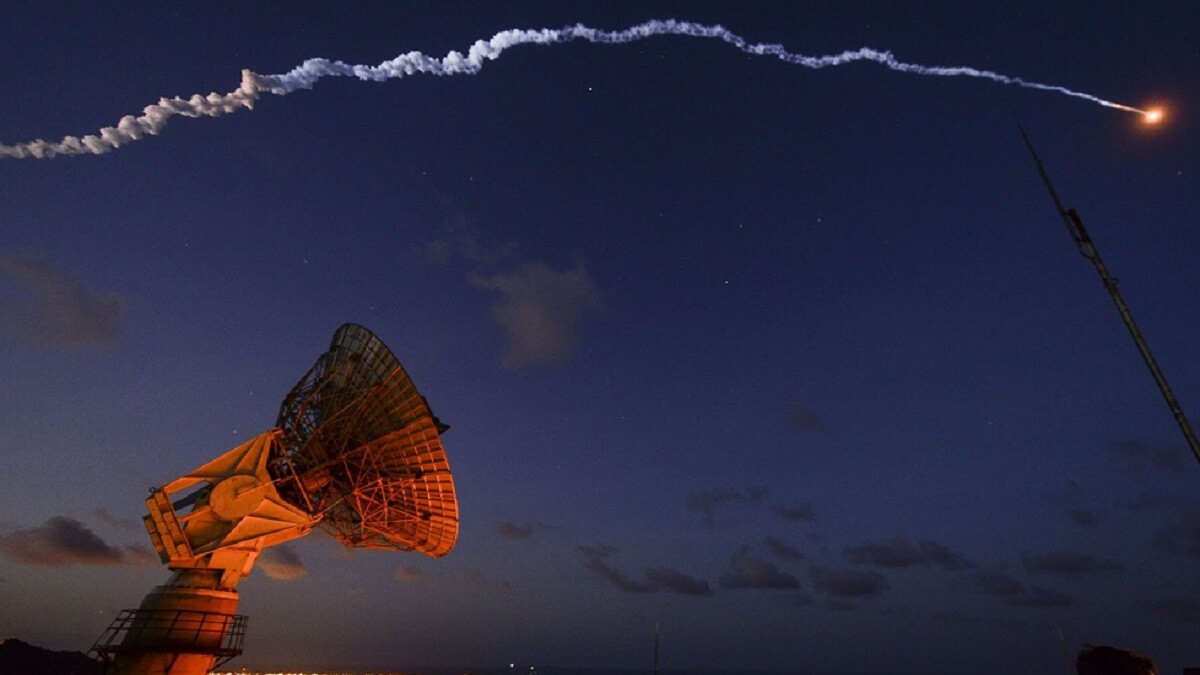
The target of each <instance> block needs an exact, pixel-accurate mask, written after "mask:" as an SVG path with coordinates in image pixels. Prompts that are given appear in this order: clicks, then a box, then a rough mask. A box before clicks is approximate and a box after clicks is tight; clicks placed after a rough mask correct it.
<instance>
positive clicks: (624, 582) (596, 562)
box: [576, 544, 654, 593]
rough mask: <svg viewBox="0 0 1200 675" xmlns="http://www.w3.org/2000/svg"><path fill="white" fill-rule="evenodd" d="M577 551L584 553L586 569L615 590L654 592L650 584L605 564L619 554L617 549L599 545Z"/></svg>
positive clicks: (577, 548) (580, 547)
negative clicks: (613, 555) (610, 557)
mask: <svg viewBox="0 0 1200 675" xmlns="http://www.w3.org/2000/svg"><path fill="white" fill-rule="evenodd" d="M576 550H578V551H579V552H580V553H582V554H583V556H584V558H585V559H586V562H585V563H584V568H586V569H587V570H588V571H590V572H591V573H592V574H594V575H596V576H597V577H599V578H600V579H602V580H603V581H605V582H607V583H609V584H610V585H612V586H614V587H615V588H617V589H619V590H622V591H625V592H626V593H649V592H651V591H653V590H654V588H653V587H652V586H651V585H650V584H649V583H643V582H640V581H635V580H633V579H631V578H630V577H629V576H627V575H626V574H624V573H623V572H621V571H620V570H618V569H617V568H615V567H613V566H611V565H609V564H608V563H607V562H605V560H606V559H607V558H608V557H609V556H611V555H612V554H613V553H616V552H617V549H616V548H614V547H612V546H609V545H607V544H598V545H596V546H586V545H581V546H578V547H576Z"/></svg>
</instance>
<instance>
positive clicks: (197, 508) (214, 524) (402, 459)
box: [92, 324, 458, 675]
mask: <svg viewBox="0 0 1200 675" xmlns="http://www.w3.org/2000/svg"><path fill="white" fill-rule="evenodd" d="M275 424H276V426H275V427H274V428H272V429H269V430H267V431H265V432H263V433H261V434H259V435H258V436H257V437H255V438H253V439H251V440H250V441H247V442H246V443H243V444H242V445H239V446H238V447H236V448H234V449H232V450H230V451H229V452H226V453H225V454H223V455H221V456H219V457H217V458H216V459H213V460H212V461H210V462H208V463H207V464H205V465H203V466H201V467H199V468H197V469H196V470H194V471H192V472H190V473H188V474H187V475H185V476H181V477H180V478H177V479H175V480H174V481H172V482H170V483H167V484H166V485H164V486H162V487H159V488H153V489H151V491H150V497H149V498H148V499H147V500H146V506H147V509H148V511H149V515H147V516H145V517H144V518H143V520H144V521H145V524H146V531H147V532H148V533H149V535H150V540H151V542H152V543H153V544H154V548H155V549H156V550H157V551H158V555H159V558H160V559H161V560H162V562H164V563H166V565H167V567H168V568H170V569H171V570H172V571H173V574H172V575H171V578H170V580H169V581H168V582H167V583H166V584H164V585H162V586H158V587H156V588H155V589H154V590H153V591H151V592H150V593H149V594H147V595H146V597H145V598H144V599H143V600H142V604H141V606H140V607H138V608H137V609H127V610H124V611H122V612H121V613H120V615H119V616H118V617H117V619H116V620H114V621H113V623H112V625H110V626H109V628H108V630H106V631H105V632H104V634H103V635H101V636H100V639H99V640H97V641H96V644H95V645H93V647H92V652H93V653H94V654H96V655H97V656H98V657H99V658H100V659H102V660H103V661H105V662H106V663H107V664H108V672H109V673H111V674H114V675H115V674H120V675H134V674H136V675H143V674H144V675H149V674H150V673H154V674H155V675H205V674H206V673H208V672H209V671H210V670H211V669H212V668H213V667H215V666H217V665H219V664H222V663H225V662H226V661H228V660H229V659H232V658H234V657H235V656H238V655H239V654H241V653H242V642H243V639H244V637H245V627H246V617H245V616H243V615H238V614H235V611H236V609H237V602H238V593H237V591H236V590H235V587H236V586H237V583H238V581H240V580H241V579H242V578H243V577H245V576H246V575H248V574H249V573H250V570H251V569H252V568H253V566H254V562H255V560H257V558H258V556H259V554H260V553H262V551H263V550H264V549H266V548H267V547H270V546H275V545H278V544H282V543H284V542H287V541H290V540H292V539H296V538H298V537H302V536H304V535H306V534H308V533H309V532H310V531H312V529H313V528H319V529H323V530H325V531H326V532H328V533H329V534H331V535H333V536H334V537H335V538H337V540H338V541H340V542H341V543H342V544H344V545H345V546H348V547H352V548H374V549H391V550H400V551H418V552H420V553H424V554H426V555H429V556H432V557H441V556H444V555H446V554H447V553H449V552H450V550H451V549H453V548H454V543H455V540H456V539H457V537H458V500H457V498H456V497H455V492H454V481H453V478H452V476H451V474H450V464H449V462H448V461H447V460H446V451H445V449H444V448H443V447H442V440H441V435H442V434H443V433H444V432H445V431H446V430H447V429H448V428H449V427H447V426H446V425H445V424H442V422H441V421H440V420H438V418H437V417H436V416H435V415H434V414H433V412H432V411H431V410H430V408H429V403H428V402H427V401H426V400H425V397H424V396H421V394H420V393H418V392H417V389H416V387H415V386H414V385H413V383H412V380H411V379H410V378H409V376H408V373H406V372H405V371H404V368H403V367H402V366H401V365H400V362H399V361H398V360H397V359H396V357H395V356H394V355H393V354H392V352H391V350H389V349H388V348H387V346H386V345H384V344H383V342H382V341H380V339H379V338H377V337H375V335H374V334H372V333H371V331H369V330H367V329H366V328H363V327H362V326H358V325H355V324H345V325H343V326H342V327H341V328H338V330H337V331H336V332H335V333H334V334H333V342H332V343H331V344H330V346H329V351H327V352H325V353H324V354H322V355H321V356H320V357H319V358H317V362H316V363H315V364H314V365H313V367H312V368H311V369H310V370H309V371H308V372H307V373H305V375H304V377H302V378H300V381H299V382H298V383H297V384H296V386H295V387H293V388H292V390H291V391H289V392H288V394H287V396H285V397H284V399H283V403H282V405H281V406H280V409H279V417H278V419H277V420H276V423H275ZM189 490H190V492H189ZM185 493H186V494H185Z"/></svg>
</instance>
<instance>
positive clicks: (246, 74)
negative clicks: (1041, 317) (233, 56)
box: [0, 19, 1161, 159]
mask: <svg viewBox="0 0 1200 675" xmlns="http://www.w3.org/2000/svg"><path fill="white" fill-rule="evenodd" d="M657 35H683V36H687V37H694V38H705V39H710V40H718V41H721V42H724V43H726V44H728V45H731V46H732V47H734V48H736V49H738V50H740V51H742V52H745V53H746V54H752V55H755V56H773V57H775V58H777V59H779V60H780V61H783V62H785V63H790V64H792V65H797V66H803V67H805V68H811V69H818V68H826V67H831V66H842V65H846V64H848V63H854V62H857V61H869V62H872V63H877V64H879V65H881V66H883V67H885V68H887V69H889V70H894V71H897V72H901V73H909V74H911V75H925V76H938V77H974V78H980V79H984V80H991V81H993V82H999V83H1001V84H1011V85H1015V86H1018V87H1024V88H1027V89H1041V90H1043V91H1052V92H1056V93H1059V94H1063V95H1065V96H1073V97H1075V98H1082V99H1085V100H1087V101H1091V102H1092V103H1096V104H1099V105H1102V106H1105V107H1108V108H1115V109H1117V110H1124V111H1126V112H1134V113H1140V114H1142V115H1144V116H1146V117H1147V118H1149V117H1150V115H1149V114H1148V112H1147V111H1146V110H1142V109H1141V108H1134V107H1132V106H1128V105H1124V104H1122V103H1116V102H1113V101H1108V100H1105V99H1102V98H1100V97H1098V96H1094V95H1092V94H1088V93H1086V92H1081V91H1074V90H1072V89H1068V88H1066V87H1062V86H1059V85H1054V84H1042V83H1040V82H1031V81H1029V80H1026V79H1023V78H1020V77H1013V76H1011V75H1003V74H1001V73H997V72H994V71H991V70H979V69H977V68H971V67H969V66H926V65H921V64H918V63H907V62H905V61H900V60H898V59H897V58H896V57H895V56H894V55H893V54H892V53H891V52H887V51H879V50H877V49H871V48H870V47H863V48H861V49H853V50H846V51H844V52H841V53H839V54H828V55H825V56H809V55H805V54H797V53H795V52H791V51H788V50H787V49H785V48H784V47H783V45H778V44H766V43H751V42H747V41H746V39H745V38H743V37H742V36H740V35H738V34H736V33H733V32H732V31H730V30H729V29H727V28H725V27H724V26H720V25H705V24H699V23H692V22H690V21H678V20H675V19H667V20H665V21H659V20H653V21H647V22H646V23H642V24H638V25H636V26H632V27H630V28H626V29H625V30H618V31H609V30H600V29H598V28H591V27H589V26H584V25H582V24H576V25H574V26H567V27H565V28H559V29H553V28H542V29H535V30H505V31H500V32H499V33H496V34H495V35H493V36H492V38H491V39H490V40H476V41H475V43H474V44H473V45H471V47H470V49H468V50H467V53H466V54H463V53H462V52H458V51H451V52H449V53H447V54H446V56H444V57H442V58H437V57H433V56H428V55H426V54H423V53H421V52H417V51H412V52H407V53H404V54H401V55H399V56H397V57H395V58H393V59H390V60H388V61H384V62H383V63H380V64H379V65H377V66H369V65H361V64H357V65H356V64H349V63H345V62H342V61H331V60H329V59H320V58H318V59H309V60H307V61H305V62H303V63H302V64H300V65H299V66H296V67H295V68H293V69H292V70H290V71H289V72H286V73H279V74H275V75H260V74H258V73H255V72H253V71H250V70H243V71H242V82H241V84H240V85H239V86H238V88H237V89H234V90H233V91H231V92H229V93H227V94H218V93H216V92H213V93H211V94H208V95H207V96H203V95H200V94H194V95H192V96H191V97H190V98H182V97H179V96H176V97H174V98H165V97H164V98H160V99H159V100H158V103H153V104H150V105H148V106H146V107H145V108H144V109H143V110H142V114H141V115H136V116H135V115H126V116H124V117H122V118H121V120H120V121H119V122H118V123H117V125H116V126H112V127H104V128H102V129H100V131H99V132H98V133H96V134H89V135H86V136H66V137H64V138H63V139H62V140H60V141H46V140H43V139H37V140H35V141H28V142H24V143H16V144H13V145H4V144H0V158H3V157H14V158H37V159H50V158H52V157H57V156H58V155H101V154H104V153H106V152H109V151H111V150H114V149H116V148H119V147H121V146H123V145H127V144H129V143H132V142H134V141H138V140H141V139H143V138H145V137H146V136H153V135H157V134H158V133H159V132H160V131H161V130H162V128H163V127H164V126H166V124H167V120H169V119H170V118H171V117H174V116H176V115H182V116H184V117H218V116H221V115H227V114H229V113H232V112H236V111H238V110H241V109H242V108H253V107H254V104H255V102H256V101H257V100H258V99H259V97H260V96H262V94H264V93H270V94H275V95H277V96H284V95H287V94H290V93H292V92H294V91H296V90H298V89H309V88H311V87H312V86H313V85H314V84H316V82H317V81H318V80H320V79H322V78H325V77H354V78H357V79H359V80H364V81H373V82H383V81H386V80H393V79H398V78H402V77H407V76H410V75H417V74H428V75H474V74H475V73H477V72H479V70H480V69H481V68H483V65H484V64H485V63H486V62H488V61H491V60H494V59H498V58H500V55H501V54H502V53H503V52H504V51H505V50H506V49H509V48H511V47H516V46H518V45H525V44H538V45H554V44H561V43H564V42H571V41H574V40H584V41H586V42H592V43H597V44H627V43H630V42H636V41H639V40H645V39H647V38H650V37H654V36H657ZM1160 117H1161V115H1160Z"/></svg>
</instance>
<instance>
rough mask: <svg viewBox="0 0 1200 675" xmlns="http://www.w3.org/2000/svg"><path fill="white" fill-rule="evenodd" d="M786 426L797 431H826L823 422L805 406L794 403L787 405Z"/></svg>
mask: <svg viewBox="0 0 1200 675" xmlns="http://www.w3.org/2000/svg"><path fill="white" fill-rule="evenodd" d="M788 426H790V427H791V428H793V429H796V430H797V431H809V432H813V433H823V432H824V431H825V430H826V427H825V421H824V420H822V419H821V418H820V417H817V414H816V413H814V412H813V411H811V410H809V409H808V408H807V407H806V406H804V405H803V404H801V403H798V402H796V401H792V402H791V403H790V404H789V405H788Z"/></svg>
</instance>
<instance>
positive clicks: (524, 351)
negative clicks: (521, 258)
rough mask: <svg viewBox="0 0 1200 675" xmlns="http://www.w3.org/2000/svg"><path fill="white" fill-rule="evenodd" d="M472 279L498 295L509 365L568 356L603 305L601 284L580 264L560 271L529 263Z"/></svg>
mask: <svg viewBox="0 0 1200 675" xmlns="http://www.w3.org/2000/svg"><path fill="white" fill-rule="evenodd" d="M472 282H473V283H474V284H475V285H476V286H479V287H480V288H486V289H488V290H493V291H496V292H498V293H499V294H500V299H499V301H498V302H497V304H496V305H494V306H493V307H492V310H491V314H492V318H493V319H494V320H495V321H496V323H497V324H499V325H500V327H501V328H502V329H503V330H504V333H505V335H506V336H507V338H508V342H507V344H506V345H505V349H504V356H503V358H502V359H501V363H502V364H503V365H504V366H505V367H507V368H522V367H526V366H545V365H552V364H556V363H562V362H565V361H567V360H569V359H570V358H571V356H572V355H573V354H574V351H575V345H576V343H577V342H578V341H579V330H580V327H581V326H582V324H583V322H584V320H585V318H586V317H587V315H589V314H591V313H594V312H596V311H597V310H599V309H600V306H601V300H600V291H599V288H598V287H597V285H596V282H595V280H593V279H592V275H591V274H590V273H589V272H588V271H587V269H585V268H584V267H583V265H582V264H581V263H576V264H575V266H574V267H573V268H571V269H569V270H566V271H562V272H559V271H556V270H554V269H552V268H551V267H550V266H549V265H546V264H545V263H540V262H537V263H526V264H524V265H521V266H520V267H518V268H517V269H516V270H513V271H511V272H505V273H500V274H494V275H491V276H478V275H477V276H474V277H473V278H472Z"/></svg>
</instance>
